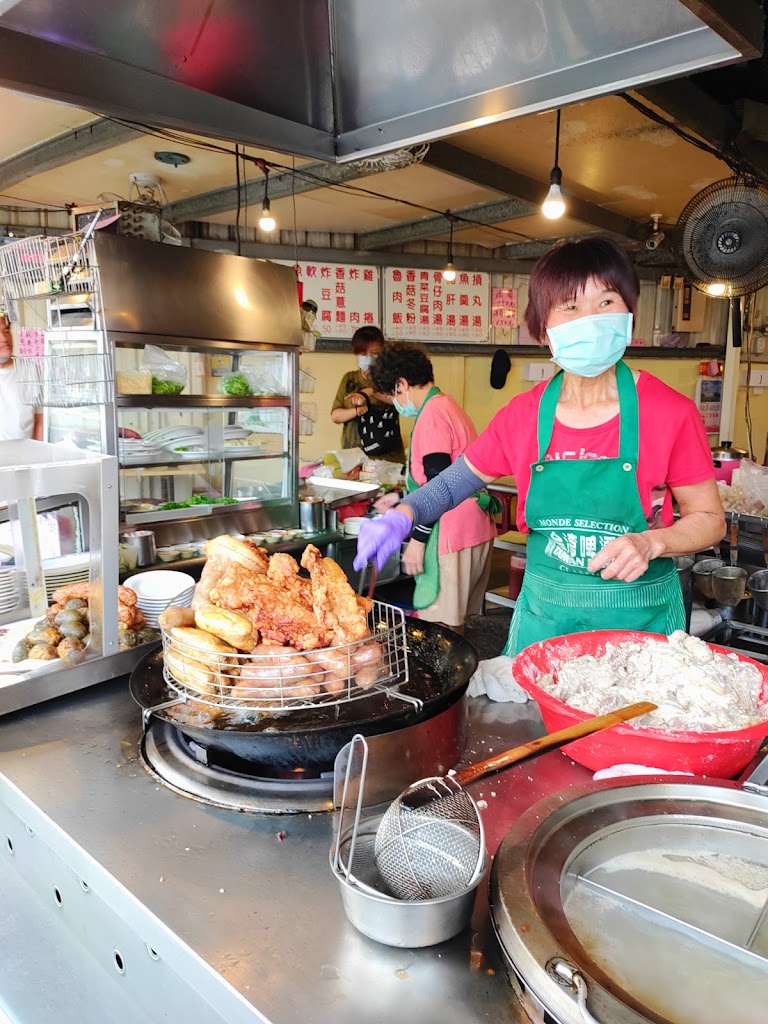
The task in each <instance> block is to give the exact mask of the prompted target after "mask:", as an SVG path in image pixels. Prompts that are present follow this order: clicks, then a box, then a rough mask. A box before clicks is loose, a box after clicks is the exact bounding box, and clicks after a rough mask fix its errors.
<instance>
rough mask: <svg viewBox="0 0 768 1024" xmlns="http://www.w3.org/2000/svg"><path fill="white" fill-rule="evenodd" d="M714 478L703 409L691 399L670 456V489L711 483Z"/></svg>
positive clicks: (680, 423) (684, 411)
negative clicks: (708, 481)
mask: <svg viewBox="0 0 768 1024" xmlns="http://www.w3.org/2000/svg"><path fill="white" fill-rule="evenodd" d="M714 475H715V467H714V464H713V462H712V452H711V450H710V447H709V440H708V439H707V435H706V432H705V430H704V424H703V423H702V422H701V416H700V415H699V410H698V409H697V408H696V406H695V405H694V403H693V402H691V401H690V400H687V401H686V408H685V409H684V410H683V415H682V416H681V417H680V421H679V430H678V434H677V439H676V441H675V443H674V444H673V445H672V450H671V452H670V456H669V471H668V474H667V483H668V484H669V486H670V487H686V486H688V485H690V484H700V483H703V482H704V481H705V480H711V479H712V478H713V477H714Z"/></svg>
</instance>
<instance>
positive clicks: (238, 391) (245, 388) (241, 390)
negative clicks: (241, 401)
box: [219, 373, 253, 395]
mask: <svg viewBox="0 0 768 1024" xmlns="http://www.w3.org/2000/svg"><path fill="white" fill-rule="evenodd" d="M219 390H220V391H221V393H222V394H225V395H252V394H253V391H252V390H251V385H250V384H249V383H248V380H247V378H246V377H245V376H244V374H242V373H233V374H232V375H231V376H230V377H226V378H225V379H224V380H223V381H222V382H221V387H220V389H219Z"/></svg>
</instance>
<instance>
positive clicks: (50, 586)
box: [43, 551, 90, 601]
mask: <svg viewBox="0 0 768 1024" xmlns="http://www.w3.org/2000/svg"><path fill="white" fill-rule="evenodd" d="M89 575H90V555H89V554H88V552H87V551H81V552H79V553H77V554H73V555H58V556H57V557H56V558H44V559H43V576H44V577H45V592H46V594H47V596H48V600H49V601H51V600H52V595H53V592H54V590H58V589H59V587H66V586H68V585H69V584H70V583H80V582H82V581H83V580H87V579H88V576H89Z"/></svg>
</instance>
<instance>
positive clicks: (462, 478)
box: [401, 455, 485, 526]
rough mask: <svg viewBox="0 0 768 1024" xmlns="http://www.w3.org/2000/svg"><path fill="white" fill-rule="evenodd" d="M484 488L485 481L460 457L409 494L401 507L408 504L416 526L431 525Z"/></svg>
mask: <svg viewBox="0 0 768 1024" xmlns="http://www.w3.org/2000/svg"><path fill="white" fill-rule="evenodd" d="M483 487H485V480H483V478H482V477H479V476H477V475H476V474H475V473H473V472H472V471H471V469H469V467H468V466H467V464H466V462H465V461H464V456H463V455H460V456H459V457H458V459H456V461H455V462H454V463H453V465H451V466H449V467H448V469H444V470H443V472H442V473H440V474H439V475H438V476H436V477H435V478H434V479H433V480H430V481H429V482H428V483H426V484H424V486H423V487H419V489H418V490H417V491H414V492H413V493H412V494H409V495H408V496H407V497H406V498H404V499H403V501H402V502H401V504H403V505H407V506H408V507H409V508H410V510H411V512H413V521H414V523H415V524H416V525H417V526H428V525H429V524H430V523H436V522H437V520H438V519H439V518H440V516H441V515H443V514H444V513H445V512H450V510H451V509H452V508H456V506H457V505H460V504H461V503H462V501H464V500H465V499H466V498H468V497H469V496H470V495H471V494H474V493H475V491H478V490H482V488H483Z"/></svg>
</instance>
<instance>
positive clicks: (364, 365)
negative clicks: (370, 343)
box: [357, 356, 376, 373]
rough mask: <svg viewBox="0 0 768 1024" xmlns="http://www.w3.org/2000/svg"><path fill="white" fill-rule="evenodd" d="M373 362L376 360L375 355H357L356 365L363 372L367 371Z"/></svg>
mask: <svg viewBox="0 0 768 1024" xmlns="http://www.w3.org/2000/svg"><path fill="white" fill-rule="evenodd" d="M375 362H376V356H358V357H357V365H358V366H359V367H360V369H361V370H362V371H363V373H368V372H369V371H370V369H371V367H372V366H373V364H374V363H375Z"/></svg>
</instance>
